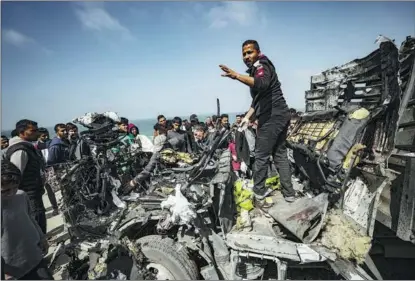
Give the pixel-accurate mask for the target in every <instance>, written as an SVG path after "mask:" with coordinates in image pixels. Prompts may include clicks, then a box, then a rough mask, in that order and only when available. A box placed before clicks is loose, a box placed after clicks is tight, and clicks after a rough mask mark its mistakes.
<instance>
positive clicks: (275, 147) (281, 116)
mask: <svg viewBox="0 0 415 281" xmlns="http://www.w3.org/2000/svg"><path fill="white" fill-rule="evenodd" d="M242 57H243V61H244V63H245V64H246V66H247V67H248V70H247V73H248V75H242V74H239V73H237V72H236V71H234V70H232V69H230V68H229V67H227V66H225V65H219V67H220V68H221V69H222V71H223V72H224V73H223V74H222V76H223V77H228V78H231V79H233V80H237V81H239V82H241V83H243V84H245V85H247V86H248V87H249V88H250V92H251V97H252V103H251V107H250V109H249V110H248V113H247V114H246V116H245V117H244V118H243V120H242V123H248V122H249V119H250V118H251V116H252V115H253V114H254V113H255V116H256V118H257V119H258V128H257V139H256V147H255V169H254V176H253V178H254V187H253V191H254V193H255V199H256V202H258V204H259V205H262V206H263V207H268V206H267V205H269V204H268V203H267V202H266V200H264V199H265V197H267V196H268V195H269V194H270V193H271V192H272V190H269V189H266V187H265V180H266V179H267V176H268V166H269V159H270V156H271V155H272V156H273V161H274V162H275V164H276V166H277V168H278V172H279V175H280V182H281V187H282V188H281V192H282V195H283V196H284V198H285V200H286V201H287V202H294V201H295V191H294V189H293V186H292V182H291V170H290V163H289V160H288V157H287V148H286V146H285V141H286V137H287V130H288V126H289V124H290V112H289V109H288V106H287V103H286V101H285V99H284V96H283V93H282V90H281V83H280V81H279V80H278V76H277V73H276V71H275V67H274V65H273V63H272V62H271V61H270V60H269V59H268V58H267V57H266V56H265V55H263V54H262V53H261V50H260V47H259V44H258V42H257V41H255V40H246V41H245V42H243V44H242Z"/></svg>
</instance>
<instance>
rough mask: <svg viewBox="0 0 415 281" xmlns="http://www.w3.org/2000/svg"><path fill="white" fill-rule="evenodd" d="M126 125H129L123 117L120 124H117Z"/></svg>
mask: <svg viewBox="0 0 415 281" xmlns="http://www.w3.org/2000/svg"><path fill="white" fill-rule="evenodd" d="M128 123H129V120H128V119H127V118H125V117H121V118H120V123H119V124H125V125H128Z"/></svg>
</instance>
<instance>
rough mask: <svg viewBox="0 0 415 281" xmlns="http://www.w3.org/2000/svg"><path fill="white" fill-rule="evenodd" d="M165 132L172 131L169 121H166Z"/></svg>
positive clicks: (171, 123)
mask: <svg viewBox="0 0 415 281" xmlns="http://www.w3.org/2000/svg"><path fill="white" fill-rule="evenodd" d="M166 130H167V131H170V130H173V122H172V121H171V120H167V121H166Z"/></svg>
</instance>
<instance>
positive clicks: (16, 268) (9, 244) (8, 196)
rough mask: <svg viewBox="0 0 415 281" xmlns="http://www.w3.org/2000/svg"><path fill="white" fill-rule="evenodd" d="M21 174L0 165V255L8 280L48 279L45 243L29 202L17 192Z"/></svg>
mask: <svg viewBox="0 0 415 281" xmlns="http://www.w3.org/2000/svg"><path fill="white" fill-rule="evenodd" d="M20 181H21V173H20V170H19V168H17V167H16V166H15V165H14V164H13V163H11V162H10V161H7V160H3V161H2V163H1V213H2V220H1V230H2V235H1V256H2V259H4V273H5V274H6V278H8V279H19V280H28V279H32V280H52V279H53V277H52V275H51V274H50V272H49V270H48V267H47V264H46V262H45V261H44V259H43V256H44V254H46V253H47V251H48V247H49V246H48V242H47V240H46V236H45V235H44V234H43V232H42V230H41V229H40V227H39V225H38V224H37V222H36V221H35V220H34V218H33V217H32V216H31V215H30V214H31V211H30V209H29V208H30V206H29V199H28V196H27V195H26V193H25V192H24V191H22V190H18V187H19V184H20Z"/></svg>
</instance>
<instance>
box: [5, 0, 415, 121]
mask: <svg viewBox="0 0 415 281" xmlns="http://www.w3.org/2000/svg"><path fill="white" fill-rule="evenodd" d="M1 8H2V9H1V16H2V17H1V18H2V26H1V28H2V43H1V48H2V61H1V67H2V77H1V78H2V84H1V91H2V128H3V129H9V128H12V127H14V124H15V122H16V121H18V120H19V119H21V118H29V119H33V120H36V121H38V122H39V123H40V124H41V125H42V126H50V125H54V124H55V123H58V122H67V121H69V120H72V119H73V118H75V117H77V116H79V115H82V114H84V113H86V112H89V111H97V112H102V111H106V110H112V111H116V112H119V113H120V114H121V115H123V116H126V117H128V118H130V119H138V118H148V117H150V118H152V117H154V118H155V116H156V115H157V114H159V113H164V114H166V115H170V116H173V115H188V114H191V113H194V112H196V113H205V112H213V111H214V110H215V99H216V97H219V98H220V99H221V105H222V110H223V111H228V112H238V111H245V110H247V109H248V106H249V104H250V95H249V89H248V88H247V87H246V86H244V85H241V84H239V83H238V82H236V81H232V80H229V79H226V78H222V77H221V76H220V74H221V71H220V69H219V67H218V65H219V64H226V65H228V66H229V67H231V68H233V69H235V70H236V71H238V72H242V73H243V72H244V71H245V66H244V64H243V62H242V60H241V43H242V42H243V41H244V40H246V39H256V40H258V41H259V43H260V46H261V49H262V51H263V53H264V54H266V55H267V56H268V57H270V59H271V60H272V61H273V62H274V64H275V66H276V68H277V72H278V75H279V77H280V80H281V82H282V89H283V91H284V94H285V96H286V99H287V101H288V104H289V106H291V107H296V108H303V107H304V100H303V98H304V91H305V90H307V89H308V88H309V81H310V76H311V75H312V74H316V73H318V72H320V71H323V70H325V69H327V68H329V67H332V66H335V65H339V64H343V63H346V62H348V61H350V60H352V59H354V58H356V57H362V56H365V55H367V54H368V53H370V52H371V51H372V50H374V49H375V48H377V46H376V45H375V44H374V41H375V39H376V37H377V35H379V34H383V35H385V36H387V37H389V38H392V39H396V42H397V43H398V44H399V45H400V43H401V42H402V41H403V40H404V39H405V37H406V36H407V35H412V36H413V35H415V3H414V2H314V3H313V2H105V3H92V2H89V3H81V2H78V3H76V2H1Z"/></svg>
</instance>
